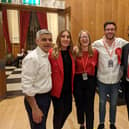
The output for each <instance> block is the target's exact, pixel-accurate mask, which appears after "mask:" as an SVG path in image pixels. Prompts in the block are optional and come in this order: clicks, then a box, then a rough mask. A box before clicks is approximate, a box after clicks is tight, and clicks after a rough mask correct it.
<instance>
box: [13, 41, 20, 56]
mask: <svg viewBox="0 0 129 129" xmlns="http://www.w3.org/2000/svg"><path fill="white" fill-rule="evenodd" d="M18 53H20V44H19V43H16V44H12V54H13V56H14V57H17V54H18Z"/></svg>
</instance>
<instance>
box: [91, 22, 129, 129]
mask: <svg viewBox="0 0 129 129" xmlns="http://www.w3.org/2000/svg"><path fill="white" fill-rule="evenodd" d="M116 29H117V27H116V24H115V23H114V22H112V21H109V22H105V24H104V36H103V37H102V39H100V40H97V41H95V42H94V43H93V47H95V48H96V49H97V50H98V53H99V58H98V70H97V79H98V83H97V84H98V90H99V119H100V124H99V126H98V129H104V122H105V113H106V107H105V106H106V99H107V95H108V94H109V96H110V129H116V126H115V119H116V105H117V96H118V88H119V81H120V63H121V61H120V58H121V52H122V50H121V48H122V46H124V45H125V44H127V41H126V40H124V39H122V38H116V37H115V33H116Z"/></svg>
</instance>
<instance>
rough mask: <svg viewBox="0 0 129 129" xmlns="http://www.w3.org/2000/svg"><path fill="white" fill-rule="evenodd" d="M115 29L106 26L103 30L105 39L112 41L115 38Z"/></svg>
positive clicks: (109, 25)
mask: <svg viewBox="0 0 129 129" xmlns="http://www.w3.org/2000/svg"><path fill="white" fill-rule="evenodd" d="M115 33H116V28H115V26H114V25H113V24H108V25H107V26H106V28H105V30H104V34H105V37H106V39H108V40H112V39H114V37H115Z"/></svg>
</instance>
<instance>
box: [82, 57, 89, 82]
mask: <svg viewBox="0 0 129 129" xmlns="http://www.w3.org/2000/svg"><path fill="white" fill-rule="evenodd" d="M87 63H88V56H87V59H86V63H84V59H83V58H82V64H83V69H84V73H82V79H83V80H87V79H88V76H87V73H86V66H87Z"/></svg>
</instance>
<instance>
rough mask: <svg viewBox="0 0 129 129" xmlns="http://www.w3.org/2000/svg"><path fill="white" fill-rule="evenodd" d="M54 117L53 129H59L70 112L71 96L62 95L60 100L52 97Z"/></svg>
mask: <svg viewBox="0 0 129 129" xmlns="http://www.w3.org/2000/svg"><path fill="white" fill-rule="evenodd" d="M52 102H53V107H54V116H53V129H61V128H63V125H64V123H65V121H66V119H67V117H68V115H69V114H70V113H71V111H72V94H63V95H61V97H60V98H56V97H52Z"/></svg>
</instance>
